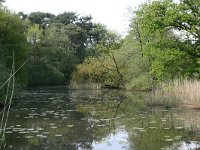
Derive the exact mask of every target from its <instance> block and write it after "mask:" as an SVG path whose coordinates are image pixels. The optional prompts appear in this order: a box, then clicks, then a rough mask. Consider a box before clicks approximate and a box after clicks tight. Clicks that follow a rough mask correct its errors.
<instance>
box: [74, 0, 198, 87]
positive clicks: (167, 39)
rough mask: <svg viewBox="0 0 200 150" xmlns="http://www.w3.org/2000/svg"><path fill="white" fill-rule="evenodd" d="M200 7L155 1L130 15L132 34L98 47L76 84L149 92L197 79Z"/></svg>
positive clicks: (189, 0) (194, 0) (190, 1)
mask: <svg viewBox="0 0 200 150" xmlns="http://www.w3.org/2000/svg"><path fill="white" fill-rule="evenodd" d="M199 8H200V1H199V0H180V2H179V3H175V2H173V1H172V0H155V1H151V2H147V3H144V4H142V5H141V6H140V7H139V8H138V9H137V10H135V11H133V12H132V16H133V17H132V18H131V25H130V31H129V33H128V35H127V36H126V37H125V38H124V39H122V40H119V39H118V38H117V37H115V38H114V37H113V36H112V38H111V37H110V38H109V40H106V41H101V43H100V44H99V45H98V46H97V47H96V52H97V53H96V54H97V55H96V56H95V57H89V58H87V59H86V60H85V61H84V62H83V63H82V64H80V65H78V66H77V70H76V72H75V73H74V74H73V81H76V82H79V83H82V82H88V81H90V82H97V83H101V84H102V85H103V86H107V87H117V88H118V87H122V88H128V89H136V90H141V89H142V90H149V89H152V88H154V87H155V86H157V85H158V84H159V83H160V82H162V81H167V80H173V79H176V78H197V79H198V78H199V77H200V72H199V71H200V68H199V58H200V41H199V40H200V18H199V16H200V9H199Z"/></svg>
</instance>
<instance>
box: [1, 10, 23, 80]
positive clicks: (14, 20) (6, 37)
mask: <svg viewBox="0 0 200 150" xmlns="http://www.w3.org/2000/svg"><path fill="white" fill-rule="evenodd" d="M13 52H14V53H15V65H16V66H15V68H19V67H20V66H21V65H22V64H23V63H24V61H25V60H26V59H27V47H26V36H25V34H24V24H23V22H22V21H21V20H20V19H19V17H18V15H16V14H12V13H10V12H9V11H8V10H4V9H0V53H1V55H0V63H1V64H3V65H4V66H5V67H6V68H8V69H9V70H10V69H11V68H12V62H13V61H12V60H13ZM17 80H19V82H20V83H25V82H26V80H27V78H26V72H25V68H24V69H22V70H21V71H20V72H19V73H18V74H17Z"/></svg>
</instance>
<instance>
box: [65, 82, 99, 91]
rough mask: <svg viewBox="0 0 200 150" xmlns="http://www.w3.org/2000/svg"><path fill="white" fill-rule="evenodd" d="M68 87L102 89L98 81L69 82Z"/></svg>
mask: <svg viewBox="0 0 200 150" xmlns="http://www.w3.org/2000/svg"><path fill="white" fill-rule="evenodd" d="M69 89H71V90H83V89H84V90H100V89H102V85H101V84H99V83H90V82H88V83H81V84H80V83H76V82H71V83H70V85H69Z"/></svg>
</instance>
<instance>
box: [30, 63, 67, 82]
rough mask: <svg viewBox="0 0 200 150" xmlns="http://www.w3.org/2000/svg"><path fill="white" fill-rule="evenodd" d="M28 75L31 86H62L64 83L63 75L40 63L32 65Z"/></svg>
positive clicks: (53, 68)
mask: <svg viewBox="0 0 200 150" xmlns="http://www.w3.org/2000/svg"><path fill="white" fill-rule="evenodd" d="M28 73H29V85H31V86H48V85H62V84H63V81H64V74H63V73H61V72H60V71H58V70H57V69H56V68H55V67H53V66H51V65H49V64H46V63H44V62H42V61H37V62H35V63H34V64H32V65H31V67H30V68H29V72H28Z"/></svg>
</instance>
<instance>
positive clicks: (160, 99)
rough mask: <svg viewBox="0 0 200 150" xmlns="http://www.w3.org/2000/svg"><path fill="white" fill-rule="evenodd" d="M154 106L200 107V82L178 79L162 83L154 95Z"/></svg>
mask: <svg viewBox="0 0 200 150" xmlns="http://www.w3.org/2000/svg"><path fill="white" fill-rule="evenodd" d="M152 102H153V103H154V104H158V105H159V104H160V105H162V104H166V105H169V106H173V105H195V106H200V80H196V79H193V80H192V79H176V80H173V81H169V82H162V83H161V84H160V86H159V88H157V89H156V90H155V91H154V92H153V93H152Z"/></svg>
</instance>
